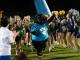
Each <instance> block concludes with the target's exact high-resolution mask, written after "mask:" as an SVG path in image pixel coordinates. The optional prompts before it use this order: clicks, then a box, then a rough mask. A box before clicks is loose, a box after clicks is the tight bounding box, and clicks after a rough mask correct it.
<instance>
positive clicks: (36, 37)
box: [0, 9, 80, 60]
mask: <svg viewBox="0 0 80 60" xmlns="http://www.w3.org/2000/svg"><path fill="white" fill-rule="evenodd" d="M0 26H1V27H0V60H6V59H7V60H11V45H12V44H15V45H16V55H18V54H19V53H20V52H23V50H21V46H20V45H21V43H23V44H24V45H25V46H29V45H31V46H33V47H34V48H35V49H36V51H37V55H38V58H39V60H42V55H43V50H45V48H46V47H47V48H48V50H49V52H50V51H51V49H52V48H54V44H55V43H56V44H61V45H62V46H63V47H65V48H73V49H79V48H80V46H79V43H78V38H79V37H80V18H79V11H77V10H75V9H70V10H69V11H68V12H67V13H66V12H65V11H64V10H60V11H53V12H52V16H48V15H45V14H37V15H35V16H34V17H33V18H32V17H30V16H29V15H27V16H24V17H23V19H22V18H21V17H20V16H19V15H14V16H13V17H12V16H10V17H8V18H7V17H6V16H5V17H3V18H2V19H1V20H0ZM73 41H74V42H73ZM32 50H33V48H32Z"/></svg>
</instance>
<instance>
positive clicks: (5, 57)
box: [0, 55, 12, 60]
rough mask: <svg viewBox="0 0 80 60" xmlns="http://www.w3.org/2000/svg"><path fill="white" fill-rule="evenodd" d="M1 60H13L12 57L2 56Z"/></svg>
mask: <svg viewBox="0 0 80 60" xmlns="http://www.w3.org/2000/svg"><path fill="white" fill-rule="evenodd" d="M0 60H12V59H11V56H10V55H8V56H0Z"/></svg>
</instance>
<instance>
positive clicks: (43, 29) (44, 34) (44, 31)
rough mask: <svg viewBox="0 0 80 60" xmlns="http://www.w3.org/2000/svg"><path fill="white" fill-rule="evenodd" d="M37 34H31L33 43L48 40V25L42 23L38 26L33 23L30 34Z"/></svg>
mask: <svg viewBox="0 0 80 60" xmlns="http://www.w3.org/2000/svg"><path fill="white" fill-rule="evenodd" d="M35 31H36V32H38V33H39V34H38V36H37V35H34V34H32V36H31V38H32V40H34V41H44V40H46V39H48V23H44V24H42V25H41V24H38V23H35V24H34V25H33V26H32V27H31V32H35Z"/></svg>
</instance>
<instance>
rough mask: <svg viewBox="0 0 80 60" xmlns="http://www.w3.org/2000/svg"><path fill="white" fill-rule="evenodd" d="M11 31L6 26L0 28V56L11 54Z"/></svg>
mask: <svg viewBox="0 0 80 60" xmlns="http://www.w3.org/2000/svg"><path fill="white" fill-rule="evenodd" d="M13 42H14V40H13V32H12V31H10V30H9V29H8V28H6V27H1V28H0V56H5V55H11V43H13Z"/></svg>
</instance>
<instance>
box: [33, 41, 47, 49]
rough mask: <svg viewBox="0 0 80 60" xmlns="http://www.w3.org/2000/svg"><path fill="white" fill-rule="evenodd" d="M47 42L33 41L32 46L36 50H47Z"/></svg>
mask: <svg viewBox="0 0 80 60" xmlns="http://www.w3.org/2000/svg"><path fill="white" fill-rule="evenodd" d="M46 42H47V40H45V41H33V40H32V45H33V46H34V48H35V49H37V50H38V49H40V50H43V49H45V47H46Z"/></svg>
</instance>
